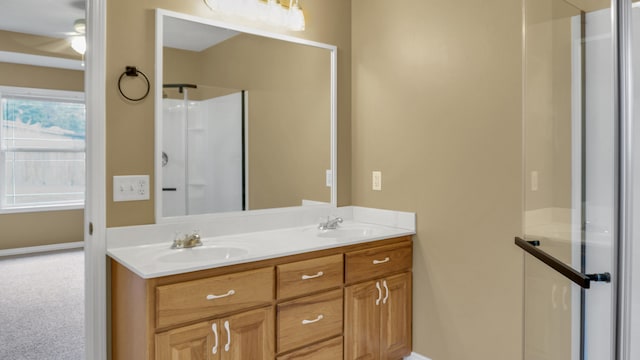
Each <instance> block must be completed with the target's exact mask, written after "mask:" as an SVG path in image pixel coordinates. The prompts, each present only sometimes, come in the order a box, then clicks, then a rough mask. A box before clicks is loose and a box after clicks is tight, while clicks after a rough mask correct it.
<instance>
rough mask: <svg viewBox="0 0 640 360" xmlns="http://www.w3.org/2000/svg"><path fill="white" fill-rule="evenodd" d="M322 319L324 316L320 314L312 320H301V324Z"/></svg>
mask: <svg viewBox="0 0 640 360" xmlns="http://www.w3.org/2000/svg"><path fill="white" fill-rule="evenodd" d="M322 319H324V316H322V314H320V315H318V317H317V318H315V319H314V320H302V325H307V324H313V323H316V322H318V321H320V320H322Z"/></svg>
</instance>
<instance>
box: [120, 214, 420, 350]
mask: <svg viewBox="0 0 640 360" xmlns="http://www.w3.org/2000/svg"><path fill="white" fill-rule="evenodd" d="M316 227H317V226H316ZM316 227H314V228H310V227H308V226H307V227H302V228H295V229H286V230H282V231H278V230H276V231H266V232H254V233H250V234H239V235H234V236H232V237H231V240H232V241H230V240H229V239H230V237H223V238H224V239H225V241H226V242H224V244H231V243H233V244H235V246H237V247H243V248H247V249H249V250H248V252H247V253H246V254H243V253H234V254H240V255H232V256H229V259H221V260H212V261H211V262H210V263H209V264H208V265H202V264H204V263H205V262H204V261H200V260H198V261H195V262H194V263H191V264H190V263H188V262H184V260H183V258H184V256H187V255H196V253H195V252H193V253H189V251H196V252H197V251H198V250H204V251H208V250H206V249H207V246H208V247H209V248H216V246H217V249H218V250H220V251H223V249H224V251H226V250H228V249H229V248H230V247H229V246H228V245H225V246H222V245H221V244H222V242H221V239H215V238H214V239H207V238H203V243H204V246H203V247H202V249H198V248H194V249H181V250H177V251H179V252H182V253H185V254H187V255H171V254H172V253H171V251H173V252H174V254H180V253H179V252H175V251H176V250H167V249H168V248H169V246H168V245H170V244H162V248H158V245H157V244H148V245H140V246H133V247H130V248H127V247H122V248H114V249H111V250H110V251H109V254H110V256H111V257H112V260H111V320H112V353H113V359H114V360H123V359H127V360H128V359H145V360H152V359H157V360H169V359H171V360H174V359H176V360H177V359H181V360H184V359H221V360H222V359H238V360H241V359H242V360H247V359H251V360H254V359H278V360H293V359H306V360H310V359H314V360H325V359H326V360H335V359H359V358H370V359H401V358H402V357H403V356H407V355H409V354H410V352H411V319H412V303H411V299H412V297H411V291H412V289H411V279H412V272H411V271H412V239H411V234H412V233H413V232H412V231H407V230H402V229H393V228H388V227H384V226H374V225H369V224H355V225H354V223H347V224H345V225H344V226H343V227H342V228H340V229H338V230H328V231H324V232H321V231H319V230H317V228H316ZM364 227H366V229H365V228H364ZM365 230H367V231H365ZM331 231H334V232H331ZM296 234H297V235H298V236H299V238H298V239H297V241H296V240H293V237H295V236H296ZM309 234H312V235H309ZM278 238H280V239H284V240H287V241H286V243H287V244H290V243H294V245H292V246H294V247H296V249H293V248H291V245H290V246H289V247H287V246H286V245H284V242H283V243H281V244H279V245H278V244H276V243H273V242H271V241H270V239H274V240H273V241H276V242H277V240H275V239H278ZM252 242H255V244H254V245H255V247H251V244H252ZM278 248H279V250H278ZM260 249H262V250H264V251H267V252H268V251H269V250H267V249H271V251H272V252H271V253H269V254H267V255H264V254H263V253H261V250H260ZM305 249H307V250H305ZM136 251H139V253H136ZM158 251H159V252H161V253H162V254H163V255H161V256H167V255H165V254H169V255H168V256H169V259H171V257H174V258H176V259H179V260H177V262H176V263H173V264H172V265H163V264H160V265H157V264H156V265H155V267H154V266H152V267H147V268H145V263H149V264H150V263H151V262H154V261H155V262H158V261H156V260H154V259H157V258H154V256H153V255H151V254H152V253H153V252H158ZM140 252H142V253H140ZM145 252H146V253H145ZM143 253H144V254H143ZM141 254H142V255H141ZM234 258H235V259H234ZM135 259H138V260H139V261H138V264H136V260H135ZM145 259H151V260H145ZM180 261H182V262H180ZM163 262H164V261H160V263H163ZM149 264H147V265H149Z"/></svg>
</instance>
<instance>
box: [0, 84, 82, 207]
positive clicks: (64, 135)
mask: <svg viewBox="0 0 640 360" xmlns="http://www.w3.org/2000/svg"><path fill="white" fill-rule="evenodd" d="M0 119H1V121H2V124H1V126H0V181H1V183H0V211H3V212H13V211H20V210H29V211H32V210H37V209H51V208H68V207H81V206H83V205H84V193H85V129H86V116H85V105H84V94H83V93H77V92H68V91H58V90H40V89H25V88H13V87H0Z"/></svg>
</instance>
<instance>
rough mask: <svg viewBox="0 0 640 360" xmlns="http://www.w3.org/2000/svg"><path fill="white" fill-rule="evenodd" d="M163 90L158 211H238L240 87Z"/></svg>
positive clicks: (241, 192) (242, 200)
mask: <svg viewBox="0 0 640 360" xmlns="http://www.w3.org/2000/svg"><path fill="white" fill-rule="evenodd" d="M163 90H164V91H163V104H162V105H163V113H162V129H163V136H162V179H161V181H162V216H163V217H172V216H183V215H194V214H205V213H218V212H228V211H242V210H244V209H245V208H246V197H245V182H246V181H245V177H246V176H245V163H246V159H245V140H244V139H245V138H246V137H245V132H246V131H245V111H244V109H245V101H246V94H245V92H243V91H233V92H230V91H226V92H222V94H221V92H220V90H219V89H213V88H208V87H207V86H198V85H194V84H165V85H163Z"/></svg>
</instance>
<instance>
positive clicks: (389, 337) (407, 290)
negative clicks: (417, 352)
mask: <svg viewBox="0 0 640 360" xmlns="http://www.w3.org/2000/svg"><path fill="white" fill-rule="evenodd" d="M381 282H382V290H383V298H382V303H381V304H380V305H381V307H380V319H381V320H380V359H383V360H397V359H401V358H402V357H403V356H408V355H409V353H410V352H411V300H412V299H411V273H404V274H400V275H396V276H392V277H388V278H385V279H383V280H381Z"/></svg>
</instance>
